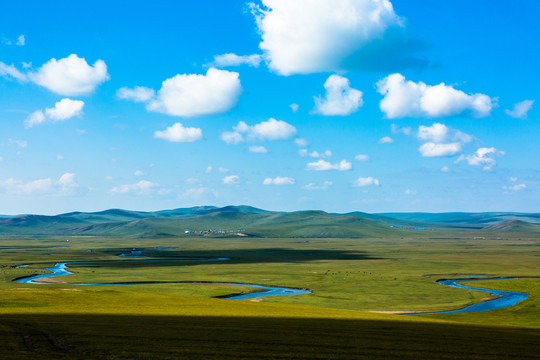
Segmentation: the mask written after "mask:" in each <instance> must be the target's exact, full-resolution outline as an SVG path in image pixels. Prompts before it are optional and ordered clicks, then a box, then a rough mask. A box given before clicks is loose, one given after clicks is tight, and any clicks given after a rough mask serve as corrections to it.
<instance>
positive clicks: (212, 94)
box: [146, 68, 242, 117]
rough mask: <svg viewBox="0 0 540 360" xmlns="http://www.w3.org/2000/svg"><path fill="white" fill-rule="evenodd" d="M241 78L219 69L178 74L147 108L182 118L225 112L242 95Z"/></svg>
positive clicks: (166, 84)
mask: <svg viewBox="0 0 540 360" xmlns="http://www.w3.org/2000/svg"><path fill="white" fill-rule="evenodd" d="M238 76H239V74H238V73H237V72H230V71H226V70H219V69H215V68H210V69H208V71H207V72H206V75H199V74H182V75H180V74H178V75H176V76H174V77H172V78H170V79H167V80H165V81H163V83H162V85H161V89H160V90H159V91H158V94H157V96H156V97H155V98H153V99H152V100H151V101H150V102H148V103H147V104H146V109H147V110H148V111H156V112H160V113H164V114H167V115H172V116H182V117H193V116H203V115H212V114H219V113H224V112H226V111H228V110H230V109H231V108H232V107H233V106H234V105H235V104H236V102H237V101H238V97H239V96H240V93H241V92H242V86H241V85H240V79H239V77H238Z"/></svg>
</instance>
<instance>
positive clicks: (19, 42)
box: [15, 34, 26, 46]
mask: <svg viewBox="0 0 540 360" xmlns="http://www.w3.org/2000/svg"><path fill="white" fill-rule="evenodd" d="M25 44H26V38H25V37H24V35H22V34H21V35H19V37H18V38H17V42H16V43H15V45H17V46H24V45H25Z"/></svg>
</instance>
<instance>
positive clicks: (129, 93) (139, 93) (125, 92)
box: [116, 86, 156, 102]
mask: <svg viewBox="0 0 540 360" xmlns="http://www.w3.org/2000/svg"><path fill="white" fill-rule="evenodd" d="M155 93H156V92H155V91H154V89H150V88H147V87H144V86H135V87H134V88H133V89H130V88H128V87H122V88H120V89H118V90H116V96H117V97H118V98H119V99H124V100H131V101H134V102H147V101H149V100H151V99H152V98H153V97H154V95H155Z"/></svg>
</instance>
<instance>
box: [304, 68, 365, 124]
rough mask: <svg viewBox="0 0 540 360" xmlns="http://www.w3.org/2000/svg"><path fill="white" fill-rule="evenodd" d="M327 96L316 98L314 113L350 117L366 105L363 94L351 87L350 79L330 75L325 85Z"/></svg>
mask: <svg viewBox="0 0 540 360" xmlns="http://www.w3.org/2000/svg"><path fill="white" fill-rule="evenodd" d="M324 89H325V90H326V95H325V97H324V98H323V97H322V96H320V95H319V96H316V97H315V98H314V99H315V109H314V111H315V112H316V113H318V114H321V115H329V116H331V115H342V116H344V115H349V114H352V113H353V112H355V111H357V110H358V108H359V107H360V106H362V105H363V104H364V101H363V100H362V92H361V91H360V90H356V89H353V88H351V87H350V85H349V79H347V78H345V77H343V76H339V75H330V76H329V77H328V79H326V81H325V83H324Z"/></svg>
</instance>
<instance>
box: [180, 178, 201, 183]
mask: <svg viewBox="0 0 540 360" xmlns="http://www.w3.org/2000/svg"><path fill="white" fill-rule="evenodd" d="M198 182H199V179H197V178H187V179H186V180H184V183H186V184H190V185H193V184H197V183H198Z"/></svg>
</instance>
